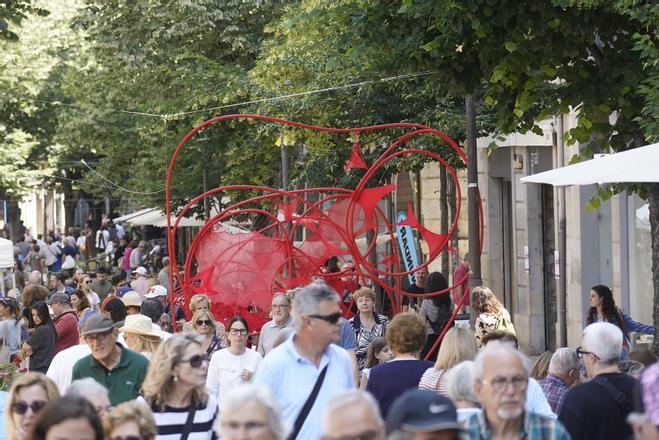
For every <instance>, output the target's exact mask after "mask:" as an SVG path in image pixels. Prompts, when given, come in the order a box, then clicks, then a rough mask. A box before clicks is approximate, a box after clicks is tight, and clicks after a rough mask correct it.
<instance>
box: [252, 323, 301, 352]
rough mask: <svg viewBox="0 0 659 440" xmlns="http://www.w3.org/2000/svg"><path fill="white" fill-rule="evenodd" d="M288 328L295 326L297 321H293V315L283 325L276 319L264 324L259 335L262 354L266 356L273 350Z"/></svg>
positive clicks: (259, 350)
mask: <svg viewBox="0 0 659 440" xmlns="http://www.w3.org/2000/svg"><path fill="white" fill-rule="evenodd" d="M286 328H295V322H294V321H293V317H292V316H289V317H288V321H287V322H286V323H285V324H284V325H283V326H281V327H279V326H277V323H276V322H275V320H274V319H273V320H272V321H268V322H266V323H265V324H263V327H261V334H260V335H259V346H258V348H257V350H258V352H259V353H261V356H265V355H266V354H268V353H269V352H270V351H272V348H273V347H272V346H273V345H274V343H275V342H277V339H279V337H280V336H281V334H282V331H284V329H286Z"/></svg>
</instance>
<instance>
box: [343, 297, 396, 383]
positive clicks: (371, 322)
mask: <svg viewBox="0 0 659 440" xmlns="http://www.w3.org/2000/svg"><path fill="white" fill-rule="evenodd" d="M353 300H354V301H355V303H356V304H357V309H358V311H359V313H358V314H357V315H355V316H353V317H352V318H350V319H349V320H348V322H350V326H351V327H352V331H353V332H354V333H355V341H356V342H357V349H356V350H355V354H356V358H357V367H358V368H359V370H360V371H361V370H363V369H364V366H365V365H366V352H367V351H368V346H369V344H370V343H371V341H373V340H374V339H376V338H381V337H383V336H384V333H385V331H386V330H387V324H389V318H387V317H386V316H384V315H380V314H378V313H375V311H374V306H375V292H373V289H371V288H370V287H362V288H360V289H357V291H356V292H355V293H354V294H353Z"/></svg>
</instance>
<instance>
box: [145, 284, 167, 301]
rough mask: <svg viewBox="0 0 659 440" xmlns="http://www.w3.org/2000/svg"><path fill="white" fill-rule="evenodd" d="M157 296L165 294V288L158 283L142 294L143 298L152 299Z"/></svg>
mask: <svg viewBox="0 0 659 440" xmlns="http://www.w3.org/2000/svg"><path fill="white" fill-rule="evenodd" d="M159 296H167V289H165V288H164V287H163V286H161V285H160V284H156V285H155V286H153V287H150V288H149V291H148V292H147V293H146V295H144V298H148V299H153V298H157V297H159Z"/></svg>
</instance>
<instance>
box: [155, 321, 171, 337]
mask: <svg viewBox="0 0 659 440" xmlns="http://www.w3.org/2000/svg"><path fill="white" fill-rule="evenodd" d="M151 325H152V326H153V331H154V332H157V333H160V339H162V340H163V341H166V340H167V339H169V338H171V337H172V334H171V333H169V332H166V331H165V330H163V329H162V328H161V327H160V326H159V325H158V324H151Z"/></svg>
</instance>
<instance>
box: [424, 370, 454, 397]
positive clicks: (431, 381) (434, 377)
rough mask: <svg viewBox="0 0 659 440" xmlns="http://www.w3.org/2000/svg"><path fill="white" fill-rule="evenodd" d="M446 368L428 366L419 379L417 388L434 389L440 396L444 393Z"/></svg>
mask: <svg viewBox="0 0 659 440" xmlns="http://www.w3.org/2000/svg"><path fill="white" fill-rule="evenodd" d="M446 373H448V370H444V369H439V368H435V367H432V368H428V369H427V370H426V372H425V373H423V376H421V380H420V381H419V388H420V389H422V390H430V391H435V392H437V393H438V394H441V395H442V396H445V395H446V376H447V374H446Z"/></svg>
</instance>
